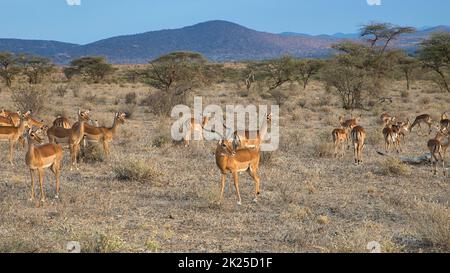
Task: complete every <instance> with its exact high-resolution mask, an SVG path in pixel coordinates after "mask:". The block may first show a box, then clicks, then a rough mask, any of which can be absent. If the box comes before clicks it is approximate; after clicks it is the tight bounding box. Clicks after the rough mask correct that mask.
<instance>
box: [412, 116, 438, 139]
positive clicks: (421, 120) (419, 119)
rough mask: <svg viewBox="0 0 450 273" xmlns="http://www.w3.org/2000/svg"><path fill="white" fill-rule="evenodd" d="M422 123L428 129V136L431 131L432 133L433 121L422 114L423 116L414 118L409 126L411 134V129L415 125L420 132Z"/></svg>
mask: <svg viewBox="0 0 450 273" xmlns="http://www.w3.org/2000/svg"><path fill="white" fill-rule="evenodd" d="M422 123H425V124H427V125H428V129H429V132H428V135H430V134H431V131H432V129H431V126H432V124H433V119H432V118H431V116H430V115H428V114H424V115H420V116H418V117H416V119H415V120H414V122H413V124H412V125H411V132H412V129H413V128H414V127H415V126H416V125H418V126H419V128H420V130H422V126H421V124H422Z"/></svg>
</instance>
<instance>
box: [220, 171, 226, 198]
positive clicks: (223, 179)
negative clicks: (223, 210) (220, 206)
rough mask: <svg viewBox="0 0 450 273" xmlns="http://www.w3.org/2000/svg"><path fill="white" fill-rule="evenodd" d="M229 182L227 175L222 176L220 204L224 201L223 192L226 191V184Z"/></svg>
mask: <svg viewBox="0 0 450 273" xmlns="http://www.w3.org/2000/svg"><path fill="white" fill-rule="evenodd" d="M226 181H227V175H226V174H222V177H221V179H220V183H221V188H220V200H219V203H222V200H223V192H224V191H225V182H226Z"/></svg>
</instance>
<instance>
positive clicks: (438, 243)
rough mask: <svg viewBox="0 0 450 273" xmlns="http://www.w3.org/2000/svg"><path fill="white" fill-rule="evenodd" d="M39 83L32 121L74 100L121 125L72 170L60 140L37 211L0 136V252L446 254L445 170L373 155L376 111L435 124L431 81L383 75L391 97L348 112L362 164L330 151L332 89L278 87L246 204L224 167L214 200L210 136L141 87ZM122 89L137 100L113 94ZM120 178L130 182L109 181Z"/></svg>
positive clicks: (227, 95) (218, 97) (216, 99)
mask: <svg viewBox="0 0 450 273" xmlns="http://www.w3.org/2000/svg"><path fill="white" fill-rule="evenodd" d="M45 88H46V89H47V90H48V99H47V103H46V107H45V109H44V110H43V111H41V113H39V114H38V115H37V118H39V119H44V120H45V121H46V123H47V124H50V123H51V121H52V120H53V119H54V117H55V116H57V115H60V114H64V115H66V116H68V117H70V118H71V119H72V121H73V120H74V119H75V117H76V110H77V109H78V108H79V107H81V108H85V109H86V108H87V109H89V108H90V109H92V113H91V114H92V118H94V119H97V120H98V121H99V123H100V125H106V126H110V125H111V123H112V120H113V115H114V112H116V111H121V110H125V111H128V112H130V113H132V115H131V116H130V117H129V119H127V121H126V123H125V125H124V126H122V127H121V128H120V129H119V133H118V136H117V138H116V139H115V140H114V142H113V144H112V145H111V157H110V158H109V159H105V160H103V161H102V158H101V156H98V155H95V154H94V157H95V159H97V160H94V161H92V162H87V163H82V164H81V166H80V170H78V171H72V172H71V171H69V167H68V165H69V152H68V149H64V153H65V154H64V167H63V174H62V178H61V194H60V196H61V199H60V201H55V200H54V199H53V197H54V194H55V184H54V178H53V176H52V174H51V173H50V172H49V171H48V170H47V172H46V178H45V193H46V196H47V203H45V204H44V205H43V206H41V207H38V206H37V205H38V203H37V201H36V202H30V201H29V200H28V199H29V194H30V176H29V172H28V170H27V168H26V165H25V160H24V156H25V151H24V150H22V149H19V150H18V151H16V152H15V155H14V162H15V166H11V165H10V164H9V163H8V162H7V145H6V143H0V145H1V147H0V149H1V151H2V152H1V160H0V170H1V177H0V252H65V251H66V250H65V248H66V243H67V242H68V241H73V240H75V241H79V242H80V243H81V247H82V251H84V252H367V250H366V245H367V243H368V242H370V241H378V242H380V243H381V246H382V251H385V252H448V251H449V250H450V214H449V208H450V205H449V201H450V184H449V183H450V179H449V178H448V177H443V175H442V172H440V173H439V175H438V176H433V175H432V173H431V166H430V165H429V164H426V165H420V166H408V165H404V164H402V163H400V162H398V161H396V160H392V159H389V158H388V157H383V156H380V155H378V154H377V153H376V150H383V138H382V134H381V130H382V125H381V124H380V123H379V116H380V114H381V113H383V112H384V111H387V112H389V113H391V114H393V115H396V116H398V118H399V119H406V118H407V117H409V118H411V119H413V118H414V117H415V116H416V115H418V114H422V113H430V114H431V115H432V116H434V118H435V120H437V119H438V118H439V116H440V114H441V113H442V112H444V111H447V110H449V109H448V105H449V103H450V97H449V95H448V94H446V93H442V92H440V91H439V89H438V88H437V87H435V86H434V85H433V84H431V83H429V82H416V83H415V84H414V85H413V87H412V90H411V91H409V92H406V91H405V83H404V82H395V83H393V84H391V85H389V87H388V88H387V90H388V91H387V93H386V95H387V96H392V97H394V101H393V103H392V104H389V103H384V104H380V103H378V102H377V101H374V106H373V107H372V109H371V110H368V111H355V112H354V113H353V114H354V115H355V116H359V115H362V119H361V122H360V123H361V125H362V126H364V127H365V128H366V129H367V131H368V144H367V147H366V149H365V151H364V165H362V166H355V165H353V161H352V160H353V153H352V151H351V150H349V151H347V152H346V155H345V157H344V158H343V159H334V158H333V156H332V153H331V152H330V151H331V150H332V144H331V131H332V130H333V129H334V128H337V127H338V126H339V122H338V117H339V115H345V116H349V114H350V113H349V112H346V111H345V110H343V109H342V108H341V104H340V102H339V98H338V97H337V96H335V95H334V94H333V93H332V92H327V91H325V88H324V86H323V85H322V84H321V83H319V82H313V83H312V84H311V85H310V86H309V87H308V88H307V89H306V90H303V89H302V88H300V87H299V86H298V85H295V84H293V85H286V86H285V87H284V90H285V92H287V93H288V94H289V98H288V99H282V103H283V104H282V105H281V109H280V133H281V143H280V148H279V150H278V151H277V152H274V153H264V154H263V157H262V162H261V168H260V175H261V182H262V188H261V190H262V195H261V198H260V200H259V202H258V203H257V204H256V203H253V202H252V199H253V196H252V194H253V189H254V185H253V181H252V180H251V178H250V176H249V175H248V174H246V173H243V174H241V175H240V186H241V195H242V199H243V204H242V206H238V205H237V204H236V195H235V191H234V187H232V184H231V183H230V181H231V177H228V180H227V187H226V191H225V199H224V202H223V203H222V204H220V205H219V204H218V203H217V200H218V196H219V187H220V186H219V180H220V173H219V171H218V169H217V167H216V165H215V159H214V156H213V154H212V153H213V151H214V149H215V145H216V143H214V142H212V143H206V144H205V147H202V146H201V145H200V146H198V145H196V144H195V143H194V144H193V145H191V147H190V148H185V147H184V146H183V145H180V144H177V143H173V142H172V140H171V139H170V126H171V124H172V122H173V121H174V120H171V119H169V118H163V117H158V116H155V115H153V114H151V113H150V112H149V110H148V108H149V107H148V106H141V105H140V104H139V101H140V100H142V99H143V98H144V97H145V96H146V95H147V94H148V92H149V91H148V87H147V86H145V85H141V84H92V85H87V84H81V83H80V84H79V86H78V87H77V88H75V89H76V90H75V91H73V90H70V92H68V93H67V94H65V96H64V97H63V98H62V97H59V96H57V95H56V94H55V92H56V91H53V90H55V89H56V86H55V85H50V84H49V85H48V86H46V87H45ZM132 91H133V92H136V93H137V102H138V103H134V102H132V103H131V104H125V96H126V94H127V93H129V92H132ZM192 94H195V95H199V96H202V97H203V102H204V104H205V105H207V104H212V103H214V104H219V105H226V104H243V105H247V104H256V105H258V104H274V103H275V102H274V100H273V98H271V97H270V96H264V95H262V96H261V95H260V94H258V93H257V92H256V91H254V90H252V91H251V92H250V93H247V92H246V91H243V90H242V88H240V87H238V86H237V85H235V84H218V85H215V86H212V87H208V88H205V89H203V90H196V91H195V92H193V93H192ZM0 101H1V106H3V107H5V108H10V109H15V106H14V105H13V103H12V101H11V95H10V92H9V91H7V90H5V89H3V92H1V93H0ZM429 138H430V137H428V136H419V135H417V134H416V133H412V134H410V135H408V136H407V137H406V140H405V143H404V151H403V155H410V156H417V155H422V154H424V153H425V152H427V147H426V142H427V140H428V139H429ZM392 155H393V156H397V155H396V154H395V153H392ZM98 159H100V161H98ZM119 174H120V175H122V176H123V177H120V175H119ZM130 176H135V179H119V178H130ZM36 187H37V188H36V189H38V186H37V185H36ZM37 193H39V192H38V191H37ZM38 196H39V195H38Z"/></svg>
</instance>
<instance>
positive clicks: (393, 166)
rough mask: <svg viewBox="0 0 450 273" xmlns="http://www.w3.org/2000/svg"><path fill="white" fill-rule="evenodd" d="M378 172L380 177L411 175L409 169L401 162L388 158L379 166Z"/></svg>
mask: <svg viewBox="0 0 450 273" xmlns="http://www.w3.org/2000/svg"><path fill="white" fill-rule="evenodd" d="M380 172H381V174H382V175H391V176H408V175H410V174H411V169H410V168H409V166H408V165H406V164H405V163H403V162H402V161H400V160H398V159H395V158H389V159H387V160H385V161H383V162H382V163H381V164H380Z"/></svg>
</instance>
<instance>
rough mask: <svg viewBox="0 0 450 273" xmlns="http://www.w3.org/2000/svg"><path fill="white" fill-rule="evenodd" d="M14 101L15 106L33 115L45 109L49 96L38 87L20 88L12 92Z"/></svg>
mask: <svg viewBox="0 0 450 273" xmlns="http://www.w3.org/2000/svg"><path fill="white" fill-rule="evenodd" d="M11 98H12V101H13V102H14V105H15V106H16V107H17V108H18V109H20V110H21V111H22V112H26V111H28V110H31V111H32V112H33V113H39V111H42V110H43V109H44V107H45V102H46V101H47V94H46V92H45V91H43V90H39V89H37V88H36V87H31V86H27V87H19V88H16V89H13V90H12V97H11Z"/></svg>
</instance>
